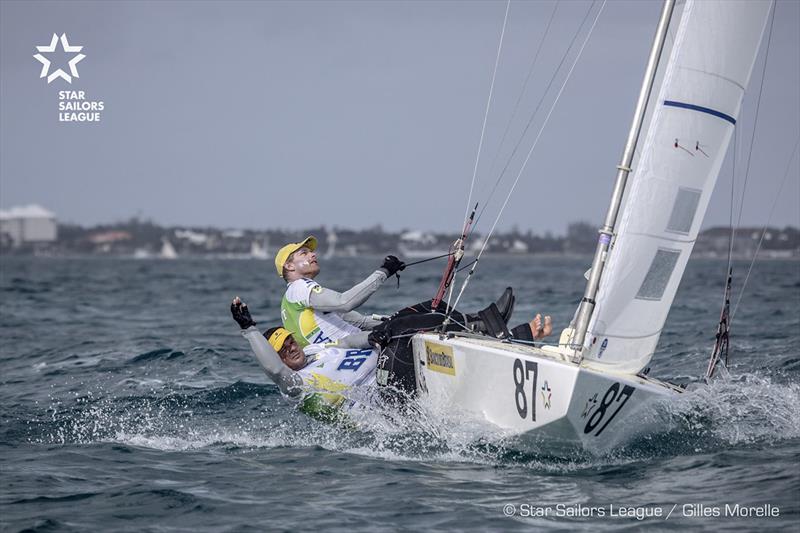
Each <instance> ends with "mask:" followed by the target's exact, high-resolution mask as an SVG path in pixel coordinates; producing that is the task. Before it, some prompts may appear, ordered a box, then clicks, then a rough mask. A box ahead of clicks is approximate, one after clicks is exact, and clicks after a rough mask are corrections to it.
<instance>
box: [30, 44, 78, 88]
mask: <svg viewBox="0 0 800 533" xmlns="http://www.w3.org/2000/svg"><path fill="white" fill-rule="evenodd" d="M58 41H61V48H62V50H63V51H64V53H67V54H69V53H77V54H76V55H75V56H74V57H73V58H72V59H70V60H69V63H68V65H69V74H67V73H66V72H64V71H63V70H62V69H60V68H59V69H56V70H54V71H53V72H50V60H49V59H47V58H46V57H45V56H43V55H42V53H48V52H55V51H56V46H58ZM36 50H38V51H39V53H38V54H36V55H34V56H33V57H34V58H35V59H36V60H37V61H39V62H40V63H41V64H42V72H41V73H40V74H39V77H40V78H45V77H46V78H47V83H50V82H52V81H53V80H54V79H56V78H62V79H63V80H65V81H66V82H67V83H72V78H80V76H79V75H78V68H77V66H76V65H77V64H78V63H80V61H81V60H82V59H83V58H84V57H86V56H85V55H84V54H81V53H79V52H80V51H81V50H83V46H71V45H70V44H69V41H67V34H66V33H62V34H61V37H60V38H59V37H58V35H56V34H55V33H54V34H53V39H52V40H51V41H50V45H49V46H44V45H42V46H37V47H36Z"/></svg>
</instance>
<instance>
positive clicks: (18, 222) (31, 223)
mask: <svg viewBox="0 0 800 533" xmlns="http://www.w3.org/2000/svg"><path fill="white" fill-rule="evenodd" d="M57 235H58V223H57V222H56V216H55V215H54V214H53V213H51V212H50V211H48V210H47V209H45V208H44V207H41V206H38V205H26V206H21V207H12V208H10V209H0V241H2V242H3V243H4V244H5V243H8V244H10V245H11V246H13V247H15V248H17V247H19V246H22V245H24V244H36V243H49V242H54V241H55V240H56V237H57Z"/></svg>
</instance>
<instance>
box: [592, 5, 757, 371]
mask: <svg viewBox="0 0 800 533" xmlns="http://www.w3.org/2000/svg"><path fill="white" fill-rule="evenodd" d="M770 7H771V4H770V3H768V2H745V1H742V2H731V1H728V0H722V1H720V0H704V1H702V2H700V1H694V0H688V1H687V2H686V5H685V7H684V9H683V13H682V14H681V17H680V23H679V26H678V30H677V32H676V34H675V40H674V44H673V46H672V49H671V51H670V56H669V59H668V60H667V62H666V63H665V71H664V75H663V78H662V79H661V86H660V88H659V89H658V95H657V97H656V98H655V100H651V103H652V112H651V113H650V116H649V122H648V123H647V124H646V127H647V129H646V135H645V137H644V143H643V144H642V146H641V148H640V150H638V160H637V161H636V166H635V167H634V168H633V172H632V173H631V175H630V178H629V182H628V186H627V189H626V191H625V201H624V203H623V209H622V212H621V213H620V218H619V222H618V224H617V226H616V228H615V236H614V241H613V243H612V247H611V249H610V251H609V253H608V259H607V263H606V267H605V269H604V271H603V277H602V278H601V281H600V286H599V289H598V292H597V298H596V301H597V304H596V307H595V310H594V313H593V315H592V319H591V321H590V323H589V328H588V335H587V336H586V338H585V341H584V349H585V350H584V360H585V361H587V362H588V363H589V364H591V365H601V366H605V367H610V368H613V369H614V370H616V371H621V372H632V373H633V372H638V371H640V370H641V369H643V368H644V367H645V366H646V365H647V363H648V362H649V360H650V358H651V357H652V354H653V352H654V351H655V347H656V344H657V343H658V339H659V337H660V335H661V331H662V329H663V326H664V322H665V320H666V317H667V314H668V312H669V309H670V307H671V305H672V301H673V299H674V297H675V293H676V291H677V288H678V285H679V283H680V280H681V278H682V276H683V272H684V270H685V267H686V263H687V261H688V260H689V256H690V254H691V251H692V248H693V246H694V242H695V240H696V238H697V234H698V232H699V229H700V226H701V224H702V221H703V217H704V216H705V212H706V208H707V207H708V203H709V200H710V197H711V192H712V191H713V189H714V185H715V183H716V179H717V176H718V174H719V170H720V168H721V166H722V162H723V159H724V157H725V153H726V152H727V149H728V144H729V142H730V139H731V137H732V134H733V130H734V126H735V124H736V120H737V118H738V115H739V111H740V108H741V102H742V98H743V95H744V88H745V87H746V86H747V83H748V81H749V78H750V74H751V72H752V70H753V65H754V64H755V59H756V54H757V51H758V47H759V45H760V42H761V38H762V35H763V33H764V28H765V27H766V22H767V18H768V14H769V10H770Z"/></svg>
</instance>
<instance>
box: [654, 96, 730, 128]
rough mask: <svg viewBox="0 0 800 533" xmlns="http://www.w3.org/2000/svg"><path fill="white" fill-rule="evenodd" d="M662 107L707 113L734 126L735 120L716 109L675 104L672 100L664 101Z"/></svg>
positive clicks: (684, 103) (680, 103) (682, 103)
mask: <svg viewBox="0 0 800 533" xmlns="http://www.w3.org/2000/svg"><path fill="white" fill-rule="evenodd" d="M664 105H666V106H670V107H681V108H683V109H691V110H692V111H699V112H701V113H708V114H709V115H713V116H715V117H719V118H721V119H722V120H727V121H728V122H730V123H731V124H733V125H734V126H735V125H736V119H735V118H733V117H732V116H730V115H726V114H725V113H723V112H722V111H717V110H716V109H711V108H710V107H703V106H699V105H694V104H687V103H686V102H676V101H674V100H664Z"/></svg>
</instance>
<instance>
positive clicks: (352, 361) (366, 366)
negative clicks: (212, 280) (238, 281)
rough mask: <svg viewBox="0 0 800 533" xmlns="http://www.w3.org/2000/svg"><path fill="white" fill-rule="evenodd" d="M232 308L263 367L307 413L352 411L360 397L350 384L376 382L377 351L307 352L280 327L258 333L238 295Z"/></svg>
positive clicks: (330, 415)
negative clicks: (310, 353)
mask: <svg viewBox="0 0 800 533" xmlns="http://www.w3.org/2000/svg"><path fill="white" fill-rule="evenodd" d="M231 313H232V314H233V318H234V320H236V322H237V323H238V324H239V326H240V327H241V328H242V335H243V336H244V338H246V339H247V341H248V342H249V343H250V347H251V348H252V350H253V353H254V354H255V356H256V358H257V359H258V361H259V363H260V364H261V368H262V369H263V370H264V372H265V373H266V374H267V375H268V376H269V377H270V378H271V379H272V381H274V382H275V384H276V385H277V386H278V388H279V389H280V391H281V393H283V394H284V395H285V396H287V397H289V398H290V399H292V400H296V401H299V406H300V410H301V411H303V412H305V413H306V414H308V415H310V416H313V417H316V418H321V419H324V420H336V419H338V418H339V416H340V415H342V414H344V413H350V412H352V406H353V405H354V404H355V403H356V402H355V400H356V399H357V398H358V397H359V396H358V394H354V393H353V388H354V387H359V386H362V385H370V384H373V383H375V368H376V366H377V360H378V356H377V353H376V352H375V351H374V350H372V349H350V350H348V349H345V348H338V347H325V348H322V349H321V350H320V351H318V352H316V353H315V354H314V355H312V356H307V355H306V354H305V353H304V352H303V349H302V348H301V347H300V345H299V344H298V343H297V342H296V340H295V337H294V336H293V335H292V334H291V333H290V332H289V330H287V329H285V328H282V327H273V328H270V329H268V330H266V331H265V332H264V333H263V334H262V333H261V332H260V331H259V330H258V329H257V328H256V323H255V321H254V320H253V318H252V316H251V315H250V311H249V310H248V308H247V305H246V304H245V303H244V302H242V301H241V300H240V299H239V298H238V297H236V298H234V300H233V302H232V303H231Z"/></svg>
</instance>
